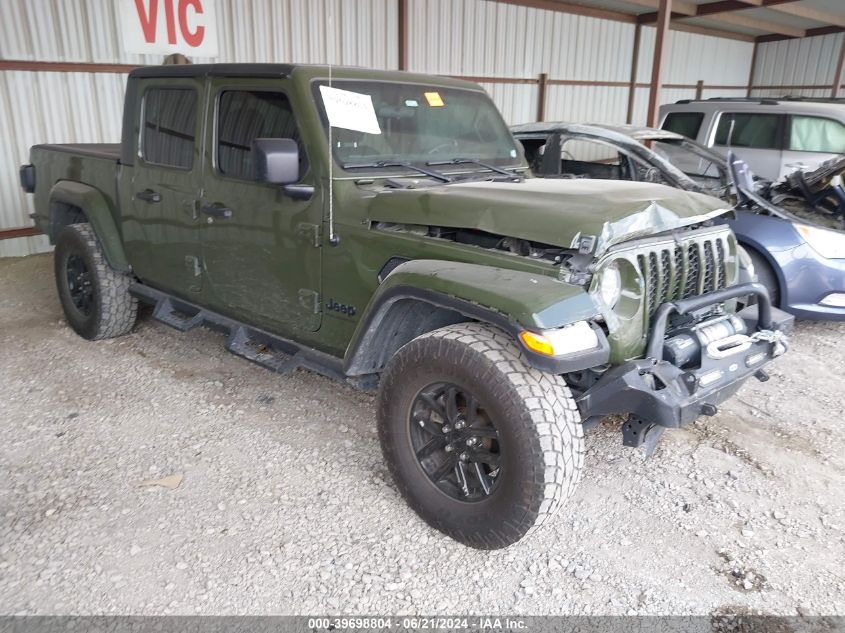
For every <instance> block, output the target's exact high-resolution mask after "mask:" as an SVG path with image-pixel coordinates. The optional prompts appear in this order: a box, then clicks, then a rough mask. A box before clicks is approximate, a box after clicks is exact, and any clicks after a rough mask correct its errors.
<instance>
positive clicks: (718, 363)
mask: <svg viewBox="0 0 845 633" xmlns="http://www.w3.org/2000/svg"><path fill="white" fill-rule="evenodd" d="M749 295H756V297H757V304H756V305H751V306H748V307H746V308H745V309H743V310H741V311H740V312H738V313H737V316H738V317H739V318H740V319H742V320H743V322H744V323H745V326H746V327H745V331H746V332H747V333H748V334H747V335H742V336H737V337H735V338H734V340H733V341H732V343H734V345H733V346H730V347H728V348H727V349H719V348H718V347H715V348H712V349H711V348H710V347H709V346H708V347H706V348H704V349H701V355H700V357H701V363H700V366H699V367H697V368H695V369H682V368H680V367H678V366H676V365H674V364H672V363H671V362H669V361H667V360H664V343H665V339H666V328H667V325H668V322H669V317H670V315H671V314H673V313H677V314H679V315H687V314H690V313H693V312H697V311H699V310H703V309H704V308H708V307H710V306H713V305H716V304H718V303H722V302H724V301H728V300H730V299H736V298H739V297H745V296H749ZM793 322H794V318H793V317H792V315H789V314H787V313H785V312H782V311H781V310H778V309H777V308H773V307H772V304H771V300H770V299H769V295H768V292H767V291H766V289H765V287H764V286H762V285H761V284H759V283H746V284H740V285H738V286H732V287H730V288H724V289H722V290H717V291H715V292H710V293H707V294H704V295H700V296H697V297H690V298H689V299H681V300H678V301H673V302H668V303H664V304H662V305H661V306H660V308H659V309H658V310H657V312H656V313H655V316H654V320H653V330H652V335H651V339H650V340H649V343H648V347H647V351H646V358H643V359H638V360H633V361H630V362H627V363H625V364H623V365H620V366H618V367H614V368H613V369H610V370H609V371H607V372H606V373H605V374H604V375H603V376H602V377H601V379H599V381H598V382H597V383H596V384H595V385H593V386H592V387H591V388H590V389H588V390H587V391H586V392H585V393H584V394H583V395H582V396H581V397H580V398H579V399H578V406H579V408H580V409H581V413H582V416H583V419H584V421H585V425H587V426H589V425H590V424H591V423H595V422H598V421H599V420H601V419H602V418H604V417H606V416H608V415H614V414H617V415H618V414H626V413H627V414H628V420H627V422H626V423H625V425H624V426H623V438H622V439H623V444H625V445H626V446H639V445H640V444H642V443H643V441H644V440H645V438H646V436H647V435H649V434H651V435H652V436H655V437H659V435H660V433H661V432H662V431H663V429H664V428H677V427H680V426H683V425H686V424H689V423H690V422H692V421H694V420H695V419H697V418H698V417H699V416H701V415H715V413H716V412H717V409H716V405H718V404H720V403H722V402H724V401H725V400H727V399H728V398H729V397H731V396H732V395H733V394H734V393H735V392H736V391H737V390H738V389H739V387H740V386H741V385H742V383H743V382H745V380H746V379H748V378H749V377H751V376H756V377H757V378H758V379H760V380H762V381H765V380H767V379H768V376H767V375H766V373H765V372H764V371H762V367H763V366H764V365H765V364H767V363H768V362H770V361H771V360H772V359H773V358H775V357H777V356H779V355H780V354H782V353H783V352H785V351H786V338H785V334H787V333H789V332H790V331H791V329H792V325H793ZM653 429H655V430H656V431H657V432H656V433H651V431H652V430H653ZM655 442H656V439H655ZM652 450H653V445H652Z"/></svg>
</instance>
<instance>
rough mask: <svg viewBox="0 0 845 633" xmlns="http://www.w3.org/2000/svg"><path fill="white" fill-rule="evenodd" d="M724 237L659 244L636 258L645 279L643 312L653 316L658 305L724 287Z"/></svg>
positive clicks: (725, 245) (715, 236) (725, 240)
mask: <svg viewBox="0 0 845 633" xmlns="http://www.w3.org/2000/svg"><path fill="white" fill-rule="evenodd" d="M727 252H729V246H728V243H727V236H726V235H709V236H707V237H704V238H699V239H695V240H690V241H688V242H682V243H681V244H680V245H678V244H673V245H665V244H661V245H659V246H658V247H657V248H655V249H653V250H651V251H649V252H645V253H642V254H640V255H638V256H637V264H638V266H639V269H640V273H641V274H642V276H643V279H644V280H645V300H646V306H645V309H646V313H647V314H648V315H649V316H652V315H654V313H655V312H656V311H657V308H658V307H659V306H660V304H662V303H665V302H666V301H674V300H676V299H685V298H687V297H692V296H695V295H700V294H704V293H705V292H711V291H713V290H719V289H720V288H724V287H726V285H727V273H726V271H725V265H724V260H725V254H726V253H727Z"/></svg>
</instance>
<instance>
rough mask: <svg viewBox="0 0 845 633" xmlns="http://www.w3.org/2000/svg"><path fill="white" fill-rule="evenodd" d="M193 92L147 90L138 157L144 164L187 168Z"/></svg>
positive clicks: (191, 149)
mask: <svg viewBox="0 0 845 633" xmlns="http://www.w3.org/2000/svg"><path fill="white" fill-rule="evenodd" d="M196 127H197V93H196V91H195V90H193V89H191V88H150V89H149V90H147V91H146V93H145V95H144V127H143V132H142V136H141V156H143V158H144V160H145V161H146V162H148V163H153V164H156V165H166V166H168V167H178V168H180V169H190V168H191V166H192V165H193V162H194V143H195V140H196V139H195V137H196Z"/></svg>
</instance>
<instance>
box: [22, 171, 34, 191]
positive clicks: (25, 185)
mask: <svg viewBox="0 0 845 633" xmlns="http://www.w3.org/2000/svg"><path fill="white" fill-rule="evenodd" d="M19 174H20V177H21V188H22V189H23V190H24V191H25V192H26V193H35V167H34V166H33V165H21V168H20V172H19Z"/></svg>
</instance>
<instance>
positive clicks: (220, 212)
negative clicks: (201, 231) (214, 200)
mask: <svg viewBox="0 0 845 633" xmlns="http://www.w3.org/2000/svg"><path fill="white" fill-rule="evenodd" d="M202 212H203V213H205V214H206V215H210V216H211V217H213V218H221V219H223V220H228V219H229V218H231V217H232V210H231V209H230V208H229V207H224V206H221V205H219V204H204V205H202Z"/></svg>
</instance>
